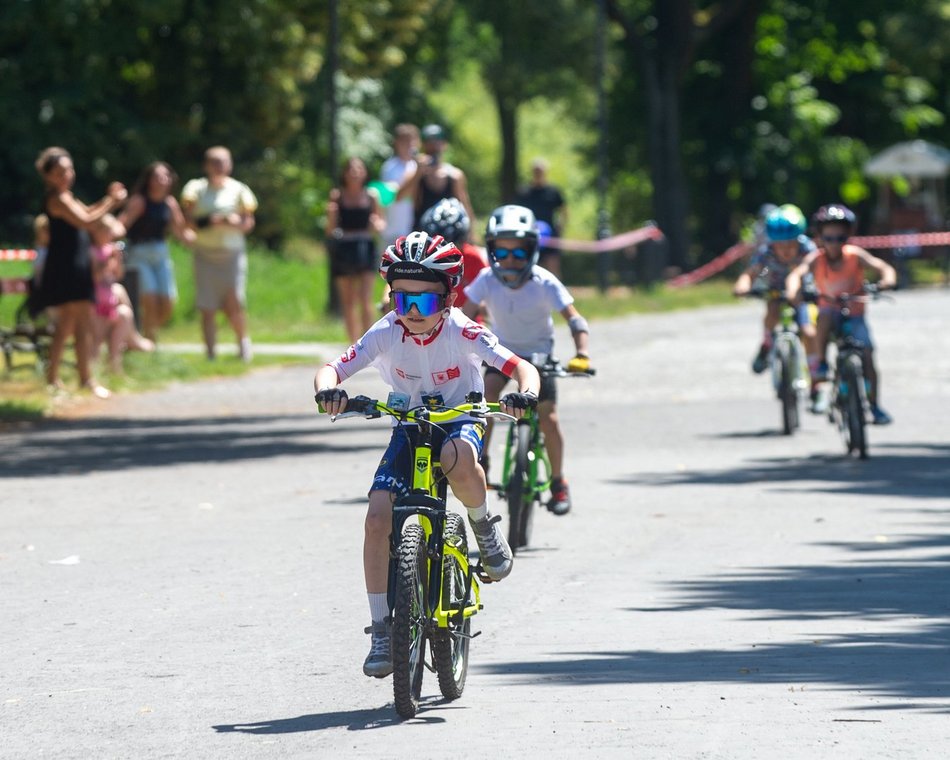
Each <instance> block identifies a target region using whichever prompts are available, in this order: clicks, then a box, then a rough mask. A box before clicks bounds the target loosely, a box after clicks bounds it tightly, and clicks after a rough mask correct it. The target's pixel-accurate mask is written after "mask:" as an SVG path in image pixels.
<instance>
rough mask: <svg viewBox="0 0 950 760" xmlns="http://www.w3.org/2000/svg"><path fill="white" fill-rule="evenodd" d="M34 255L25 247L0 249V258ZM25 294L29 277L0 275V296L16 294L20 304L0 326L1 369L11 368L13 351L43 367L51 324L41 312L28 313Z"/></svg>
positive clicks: (21, 259)
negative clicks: (10, 322)
mask: <svg viewBox="0 0 950 760" xmlns="http://www.w3.org/2000/svg"><path fill="white" fill-rule="evenodd" d="M35 257H36V251H33V250H29V249H4V250H0V261H32V260H33V259H34V258H35ZM29 294H30V278H29V277H24V276H20V277H0V297H3V298H10V297H16V296H19V297H20V304H19V305H18V306H17V308H16V310H15V311H14V313H13V324H12V325H11V326H7V325H0V351H2V353H3V362H4V369H5V370H6V371H7V372H10V371H11V370H13V369H14V365H13V355H14V354H15V353H29V354H33V356H35V357H36V361H37V363H38V364H39V366H40V368H42V367H44V366H45V365H46V362H47V361H48V360H49V348H50V343H51V342H52V339H53V326H52V325H51V324H50V322H49V320H48V319H47V318H46V317H45V315H41V316H38V317H33V316H31V315H30V311H29V308H28V297H29ZM20 366H29V365H20Z"/></svg>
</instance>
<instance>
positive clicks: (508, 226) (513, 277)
mask: <svg viewBox="0 0 950 760" xmlns="http://www.w3.org/2000/svg"><path fill="white" fill-rule="evenodd" d="M499 238H515V239H517V240H519V241H520V242H521V243H522V244H523V247H524V248H525V250H527V251H528V253H529V256H528V257H527V258H526V259H525V263H524V266H523V267H521V268H520V269H508V268H506V267H503V266H502V265H501V263H500V262H499V261H498V259H497V258H496V257H495V243H496V241H497V240H498V239H499ZM485 247H486V248H487V249H488V258H489V262H490V263H491V269H492V272H493V273H494V275H495V277H497V278H498V279H499V280H500V281H501V283H502V284H503V285H505V286H507V287H509V288H520V287H521V286H522V285H523V284H524V283H525V282H526V281H527V280H528V278H529V277H530V276H531V270H532V269H533V267H534V265H535V264H537V263H538V223H537V221H536V220H535V218H534V212H533V211H531V209H529V208H525V207H524V206H515V205H511V204H509V205H507V206H499V207H498V208H496V209H495V210H494V211H492V212H491V216H490V217H488V225H487V226H486V227H485Z"/></svg>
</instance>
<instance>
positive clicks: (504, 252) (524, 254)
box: [492, 246, 532, 261]
mask: <svg viewBox="0 0 950 760" xmlns="http://www.w3.org/2000/svg"><path fill="white" fill-rule="evenodd" d="M531 253H532V251H529V250H528V249H527V248H520V247H519V248H502V247H500V246H496V247H495V250H494V252H493V254H492V255H493V256H494V257H495V258H496V259H498V261H504V260H505V259H507V258H508V254H511V255H512V256H514V257H515V258H516V259H518V260H519V261H526V260H527V259H529V258H531Z"/></svg>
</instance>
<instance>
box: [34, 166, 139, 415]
mask: <svg viewBox="0 0 950 760" xmlns="http://www.w3.org/2000/svg"><path fill="white" fill-rule="evenodd" d="M36 170H37V171H38V172H39V174H40V177H42V178H43V183H44V185H45V186H46V196H45V199H44V202H43V210H44V212H45V213H46V215H47V216H48V217H49V224H50V240H49V251H48V253H47V255H46V262H45V264H44V269H43V281H42V284H41V286H40V292H39V303H40V305H41V306H43V307H55V308H56V332H55V334H54V335H53V344H52V346H51V347H50V357H49V366H48V367H47V370H46V381H47V382H48V383H49V385H50V386H51V387H52V388H54V389H58V388H62V387H63V386H62V381H61V380H60V379H59V366H60V363H61V362H62V359H63V351H64V350H65V348H66V341H67V339H68V338H69V337H70V336H73V340H74V344H75V348H76V369H77V371H78V373H79V383H80V385H81V386H82V387H83V388H86V389H88V390H90V391H92V393H93V394H95V395H96V396H98V397H99V398H108V396H109V395H110V394H109V391H108V390H106V389H105V388H103V387H102V386H101V385H99V383H98V382H96V381H95V380H94V379H93V377H92V373H91V371H90V357H91V350H92V313H93V312H92V307H93V303H94V302H95V289H94V287H93V282H92V264H91V261H90V258H89V239H88V236H87V235H86V230H88V229H89V228H90V227H92V226H93V225H94V224H95V223H96V222H97V221H99V219H101V218H102V217H103V216H104V215H105V214H107V213H108V212H109V211H111V210H112V209H114V208H115V207H116V206H118V205H120V204H121V203H122V202H123V201H124V200H125V198H126V196H127V192H126V189H125V186H124V185H122V183H120V182H113V183H111V184H110V185H109V187H108V190H107V193H106V195H105V197H103V198H102V199H101V200H100V201H98V202H97V203H95V204H94V205H92V206H87V205H85V204H84V203H83V202H82V201H80V200H78V199H77V198H76V197H75V196H74V195H73V193H72V186H73V183H74V182H75V181H76V172H75V170H74V169H73V159H72V157H71V156H70V155H69V153H68V152H67V151H66V150H64V149H63V148H47V149H46V150H44V151H43V152H42V153H40V156H39V158H37V159H36Z"/></svg>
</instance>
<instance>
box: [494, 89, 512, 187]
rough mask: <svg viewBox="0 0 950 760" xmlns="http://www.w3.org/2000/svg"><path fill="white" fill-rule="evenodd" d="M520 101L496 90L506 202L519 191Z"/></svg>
mask: <svg viewBox="0 0 950 760" xmlns="http://www.w3.org/2000/svg"><path fill="white" fill-rule="evenodd" d="M517 103H518V101H517V99H516V98H512V97H510V96H508V95H506V94H505V93H502V92H499V91H498V90H496V91H495V105H496V107H497V108H498V123H499V124H500V125H501V172H500V176H501V186H500V188H499V190H500V191H501V193H500V196H499V197H501V198H502V199H503V201H504V202H505V203H510V202H511V201H512V200H514V197H515V194H516V193H517V191H518V105H517Z"/></svg>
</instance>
